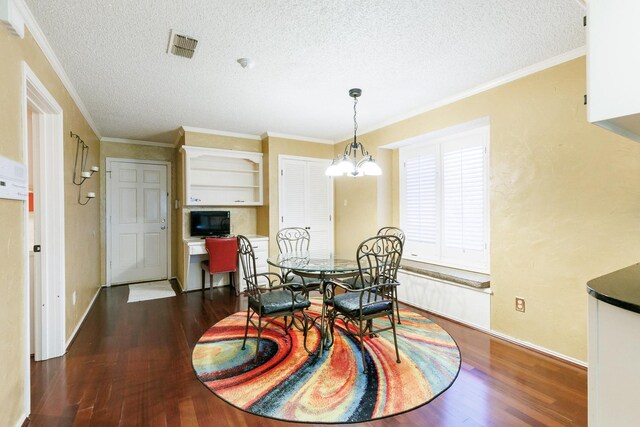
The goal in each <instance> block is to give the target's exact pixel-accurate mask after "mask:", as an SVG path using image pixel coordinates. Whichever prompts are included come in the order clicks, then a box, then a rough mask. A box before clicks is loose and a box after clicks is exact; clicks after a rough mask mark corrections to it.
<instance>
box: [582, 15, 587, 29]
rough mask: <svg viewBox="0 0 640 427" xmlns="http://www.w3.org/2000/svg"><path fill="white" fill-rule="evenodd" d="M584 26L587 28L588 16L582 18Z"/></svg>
mask: <svg viewBox="0 0 640 427" xmlns="http://www.w3.org/2000/svg"><path fill="white" fill-rule="evenodd" d="M582 26H583V27H586V26H587V15H585V16H583V17H582Z"/></svg>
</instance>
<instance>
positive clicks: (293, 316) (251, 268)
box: [238, 236, 313, 362]
mask: <svg viewBox="0 0 640 427" xmlns="http://www.w3.org/2000/svg"><path fill="white" fill-rule="evenodd" d="M238 256H239V258H240V263H241V264H242V272H243V273H244V277H243V279H244V280H245V282H246V285H247V295H248V298H249V303H248V305H247V323H246V325H245V329H244V340H243V341H242V349H243V350H244V349H245V345H246V342H247V335H248V333H249V323H251V325H252V326H253V327H255V328H256V329H257V330H258V342H257V344H256V355H255V362H257V361H258V354H259V352H260V341H261V339H262V331H263V330H264V329H265V328H266V327H267V326H268V325H269V324H270V323H273V322H274V320H276V319H277V318H279V317H283V318H284V322H283V324H282V328H283V330H284V333H285V334H286V335H289V329H290V328H291V326H292V325H294V324H295V323H296V322H298V324H297V325H296V326H297V327H298V329H301V330H302V332H303V334H304V347H305V350H306V348H307V333H308V332H309V329H310V328H311V326H312V324H313V322H312V321H311V319H310V318H309V317H308V315H307V314H306V313H305V310H306V309H307V308H309V306H310V305H311V302H310V301H309V298H308V296H307V295H306V294H305V293H301V292H296V291H294V290H293V289H291V286H290V285H289V284H285V283H284V281H283V279H282V277H281V276H280V275H279V274H277V273H271V272H268V273H260V274H258V273H257V272H256V257H255V254H254V252H253V246H251V242H250V241H249V239H247V238H246V237H245V236H238ZM259 277H264V278H266V279H267V283H266V284H265V283H263V284H262V285H259V284H258V278H259ZM254 317H257V319H255V318H254ZM287 318H290V322H289V321H288V319H287ZM307 352H309V351H308V350H307Z"/></svg>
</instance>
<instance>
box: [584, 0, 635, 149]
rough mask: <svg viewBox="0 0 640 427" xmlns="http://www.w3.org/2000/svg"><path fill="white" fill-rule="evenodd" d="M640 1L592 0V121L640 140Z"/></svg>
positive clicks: (589, 23) (589, 75) (589, 38)
mask: <svg viewBox="0 0 640 427" xmlns="http://www.w3.org/2000/svg"><path fill="white" fill-rule="evenodd" d="M638 17H640V2H639V1H638V0H589V2H588V11H587V18H588V21H587V46H588V55H587V86H588V87H587V94H588V102H587V106H588V110H589V121H590V122H591V123H595V124H597V125H599V126H602V127H604V128H607V129H609V130H612V131H614V132H616V133H619V134H621V135H624V136H626V137H628V138H631V139H634V140H636V141H639V142H640V49H638V40H640V25H638Z"/></svg>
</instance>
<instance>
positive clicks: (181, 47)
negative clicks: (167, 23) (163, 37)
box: [167, 30, 198, 59]
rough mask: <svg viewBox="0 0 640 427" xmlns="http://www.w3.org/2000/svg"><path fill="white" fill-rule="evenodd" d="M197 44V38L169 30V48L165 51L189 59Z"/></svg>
mask: <svg viewBox="0 0 640 427" xmlns="http://www.w3.org/2000/svg"><path fill="white" fill-rule="evenodd" d="M197 45H198V40H196V39H194V38H192V37H189V36H185V35H182V34H178V33H176V32H175V31H173V30H171V34H170V35H169V48H168V49H167V53H170V54H172V55H175V56H182V57H183V58H189V59H191V58H193V54H194V53H195V51H196V46H197Z"/></svg>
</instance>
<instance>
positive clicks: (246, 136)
mask: <svg viewBox="0 0 640 427" xmlns="http://www.w3.org/2000/svg"><path fill="white" fill-rule="evenodd" d="M180 129H182V132H194V133H205V134H208V135H219V136H230V137H232V138H243V139H253V140H256V141H261V140H262V138H261V137H260V136H259V135H251V134H248V133H236V132H227V131H224V130H215V129H205V128H197V127H193V126H182V127H181V128H180ZM178 139H179V137H178Z"/></svg>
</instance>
